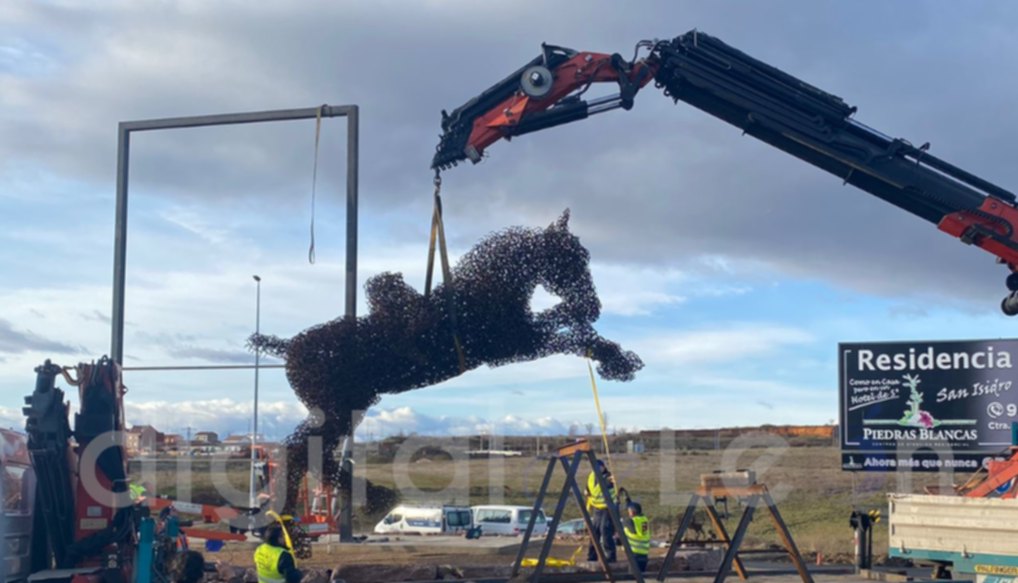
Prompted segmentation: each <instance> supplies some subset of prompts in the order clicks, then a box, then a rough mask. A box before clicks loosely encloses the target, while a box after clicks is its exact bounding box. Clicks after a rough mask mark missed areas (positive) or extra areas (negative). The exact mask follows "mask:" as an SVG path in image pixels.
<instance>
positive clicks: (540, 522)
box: [470, 506, 548, 536]
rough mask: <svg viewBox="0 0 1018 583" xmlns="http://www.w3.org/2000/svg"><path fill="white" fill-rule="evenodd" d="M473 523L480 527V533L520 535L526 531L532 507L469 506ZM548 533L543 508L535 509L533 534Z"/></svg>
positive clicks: (541, 534) (532, 510) (542, 534)
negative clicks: (535, 518) (535, 516)
mask: <svg viewBox="0 0 1018 583" xmlns="http://www.w3.org/2000/svg"><path fill="white" fill-rule="evenodd" d="M470 510H471V511H472V512H473V515H474V525H475V526H480V527H481V534H482V535H508V536H516V535H522V534H523V533H524V532H526V531H527V524H528V523H529V522H530V515H531V513H533V512H534V509H533V508H531V507H530V506H471V507H470ZM547 533H548V519H547V518H546V517H545V516H544V511H543V510H538V511H537V520H536V522H534V532H533V536H544V535H545V534H547Z"/></svg>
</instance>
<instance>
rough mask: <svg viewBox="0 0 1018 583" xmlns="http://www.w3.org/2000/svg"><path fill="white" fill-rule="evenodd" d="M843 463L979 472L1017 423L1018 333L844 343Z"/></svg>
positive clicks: (1002, 452) (1001, 450)
mask: <svg viewBox="0 0 1018 583" xmlns="http://www.w3.org/2000/svg"><path fill="white" fill-rule="evenodd" d="M838 356H839V359H838V360H839V395H840V409H841V415H840V425H839V431H840V433H841V453H842V469H844V470H852V471H896V470H904V469H910V470H917V471H939V470H948V469H950V470H959V471H966V470H976V469H979V467H981V465H982V464H983V463H985V461H986V460H988V459H993V458H998V457H999V458H1003V457H1006V453H1007V448H1008V446H1010V445H1011V439H1012V438H1011V424H1012V423H1013V422H1018V369H1016V368H1015V365H1016V364H1018V339H1008V340H1000V339H998V340H959V341H936V342H883V343H851V344H849V343H843V344H839V345H838Z"/></svg>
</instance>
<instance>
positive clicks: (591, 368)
mask: <svg viewBox="0 0 1018 583" xmlns="http://www.w3.org/2000/svg"><path fill="white" fill-rule="evenodd" d="M587 372H589V373H590V389H591V390H592V391H593V392H594V407H595V408H596V409H597V420H598V423H599V425H600V426H601V441H602V443H604V455H605V457H607V458H608V471H609V472H611V474H612V476H615V475H616V474H615V466H614V465H612V452H611V449H609V448H608V428H607V427H605V424H604V414H603V413H601V399H600V398H599V397H598V395H597V379H595V378H594V365H592V364H591V359H590V352H589V351H588V352H587ZM618 488H619V485H618V483H617V482H616V484H615V490H616V492H617V491H618Z"/></svg>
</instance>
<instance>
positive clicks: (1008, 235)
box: [431, 30, 1018, 316]
mask: <svg viewBox="0 0 1018 583" xmlns="http://www.w3.org/2000/svg"><path fill="white" fill-rule="evenodd" d="M641 51H646V56H645V57H644V58H638V57H639V55H640V54H641ZM652 81H653V82H654V85H655V86H656V87H657V88H658V89H661V90H663V91H664V94H665V95H666V96H667V97H670V98H672V99H673V100H674V101H676V102H678V101H683V102H685V103H688V104H689V105H692V106H693V107H696V108H698V109H700V110H702V111H704V112H706V113H709V114H711V115H713V116H715V117H717V118H719V119H721V120H723V121H726V122H728V123H729V124H732V125H734V126H735V127H736V128H738V129H739V130H741V131H742V132H743V133H745V134H749V135H751V136H753V137H755V138H757V139H759V140H761V141H763V142H765V143H767V144H769V145H771V146H774V147H776V148H778V149H780V150H783V151H785V152H787V153H789V154H791V155H792V156H795V157H796V158H799V159H800V160H803V161H804V162H807V163H809V164H812V165H814V166H816V167H818V168H820V169H822V170H824V171H826V172H829V173H831V174H833V175H834V176H836V177H837V178H840V179H841V180H842V181H843V182H844V183H845V184H851V185H852V186H855V187H856V188H859V189H861V190H863V191H865V192H868V193H870V194H872V195H874V196H876V197H879V198H881V199H883V200H885V201H887V202H889V203H891V204H893V205H895V206H897V207H899V208H901V209H903V210H905V211H907V212H909V213H911V214H913V215H915V216H917V217H919V218H921V219H924V220H926V221H928V222H930V223H933V224H934V225H936V226H937V228H939V229H940V230H941V231H943V232H945V233H947V234H949V235H951V236H953V237H957V238H958V239H960V240H961V241H962V242H963V243H966V244H969V245H974V246H976V247H979V248H981V249H983V250H985V251H987V252H989V253H991V254H993V255H994V256H995V257H996V258H997V261H998V262H999V263H1003V264H1005V265H1006V266H1007V267H1008V268H1009V270H1010V273H1009V275H1008V276H1007V278H1006V286H1007V288H1008V290H1009V292H1010V293H1008V295H1007V296H1006V297H1005V298H1004V300H1003V301H1002V302H1001V308H1002V310H1003V311H1004V313H1005V314H1007V315H1009V316H1013V315H1016V314H1018V273H1016V269H1018V208H1016V198H1015V195H1014V194H1013V193H1011V192H1009V191H1007V190H1005V189H1003V188H1001V187H1000V186H997V185H995V184H993V183H991V182H989V181H987V180H984V179H982V178H980V177H978V176H975V175H974V174H971V173H969V172H967V171H965V170H963V169H961V168H959V167H957V166H955V165H953V164H951V163H949V162H947V161H945V160H942V159H940V158H938V157H936V156H934V155H932V154H931V153H930V145H929V144H928V143H926V144H923V145H921V146H914V145H912V144H911V143H909V142H908V141H906V140H903V139H899V138H891V137H890V136H887V135H885V134H883V133H881V132H878V131H876V130H874V129H872V128H870V127H867V126H866V125H864V124H862V123H860V122H858V121H857V120H856V119H855V118H854V117H853V116H854V114H855V112H856V108H855V107H852V106H849V105H848V104H846V103H845V102H844V101H843V100H842V99H841V98H840V97H837V96H835V95H832V94H830V93H827V92H824V91H822V90H820V89H817V88H816V87H814V86H812V85H810V84H808V83H806V82H804V81H802V80H800V79H797V78H795V77H793V76H792V75H789V74H788V73H785V72H783V71H781V70H779V69H777V68H775V67H772V66H771V65H768V64H766V63H763V62H761V61H759V60H757V59H754V58H753V57H750V56H749V55H746V54H745V53H743V52H741V51H739V50H737V49H735V48H733V47H731V46H729V45H727V44H725V43H724V42H722V41H721V40H719V39H717V38H715V37H712V36H710V35H708V34H705V33H702V32H699V31H696V30H694V31H690V32H688V33H686V34H684V35H682V36H679V37H676V38H674V39H671V40H653V41H641V42H639V43H637V45H636V50H635V51H634V53H633V57H632V58H631V59H628V60H627V59H625V58H624V57H622V56H621V55H619V54H617V53H616V54H606V53H595V52H583V51H575V50H572V49H567V48H564V47H559V46H552V45H543V46H542V51H541V54H540V55H539V56H538V57H537V58H535V59H533V60H532V61H530V62H529V63H527V64H526V65H524V66H523V67H521V68H520V69H518V70H517V71H515V72H514V73H512V74H511V75H509V76H508V77H506V78H505V79H503V80H502V81H500V82H498V83H496V84H495V85H494V86H492V87H491V88H489V89H487V90H486V91H484V92H483V93H481V94H480V95H478V96H477V97H474V98H473V99H471V100H470V101H468V102H467V103H465V104H464V105H462V106H461V107H458V108H456V109H455V110H453V111H452V113H447V112H445V111H443V112H442V132H443V133H442V136H441V141H440V142H439V144H438V147H437V148H436V152H435V156H434V159H433V160H432V164H431V166H432V168H433V169H434V170H435V172H436V184H437V185H440V184H441V180H440V174H439V173H440V172H441V171H442V170H445V169H447V168H450V167H452V166H455V165H456V164H458V163H459V162H461V161H464V160H470V161H471V162H474V163H477V162H479V161H480V160H481V158H482V157H483V155H484V154H485V152H486V150H487V148H488V147H489V146H491V145H493V144H494V143H495V142H497V141H499V140H501V139H505V140H510V139H512V138H515V137H517V136H521V135H524V134H528V133H532V132H536V131H539V130H544V129H548V128H552V127H555V126H559V125H562V124H566V123H571V122H574V121H579V120H582V119H586V118H587V117H590V116H592V115H595V114H598V113H603V112H606V111H610V110H613V109H619V108H621V109H624V110H628V109H631V108H632V107H633V105H634V98H635V96H636V95H637V93H638V92H639V91H640V90H641V88H643V87H645V86H647V85H648V84H649V83H651V82H652ZM596 83H614V84H616V85H618V88H619V92H618V93H617V94H614V95H609V96H605V97H600V98H597V99H591V100H589V101H587V100H584V98H583V97H584V95H585V93H586V92H587V91H588V89H590V88H591V86H593V85H594V84H596Z"/></svg>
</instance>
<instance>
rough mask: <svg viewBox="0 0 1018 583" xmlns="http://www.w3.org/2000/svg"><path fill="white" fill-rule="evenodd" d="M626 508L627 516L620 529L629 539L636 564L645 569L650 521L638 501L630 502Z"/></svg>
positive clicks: (648, 549)
mask: <svg viewBox="0 0 1018 583" xmlns="http://www.w3.org/2000/svg"><path fill="white" fill-rule="evenodd" d="M628 510H629V518H627V519H626V520H625V521H624V522H623V523H622V530H624V531H625V533H626V539H627V540H629V548H630V549H632V550H633V556H634V557H635V558H636V564H637V565H638V566H639V567H640V571H641V572H643V571H646V570H647V555H649V554H650V521H648V520H647V517H646V516H644V515H643V507H642V506H640V504H639V503H638V502H630V503H629V506H628Z"/></svg>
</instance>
